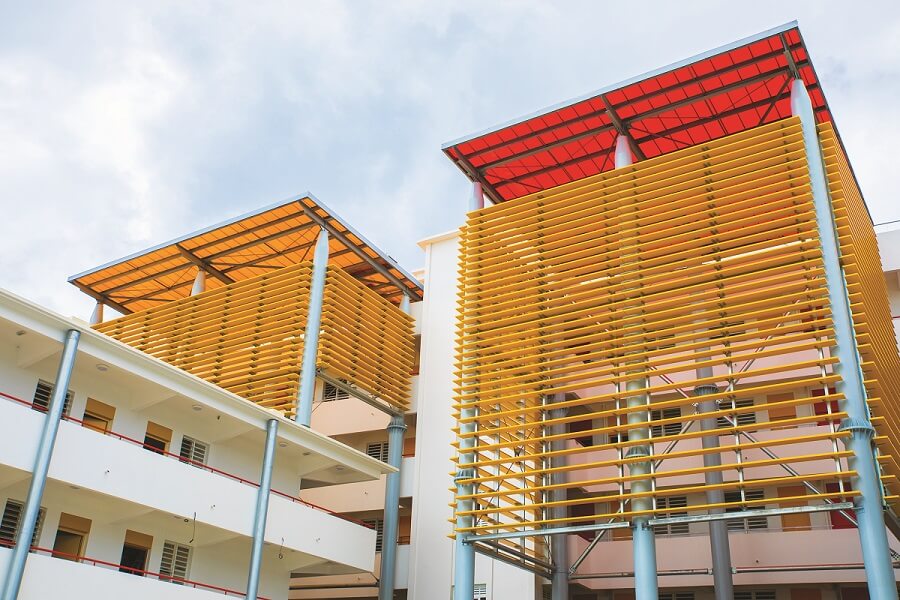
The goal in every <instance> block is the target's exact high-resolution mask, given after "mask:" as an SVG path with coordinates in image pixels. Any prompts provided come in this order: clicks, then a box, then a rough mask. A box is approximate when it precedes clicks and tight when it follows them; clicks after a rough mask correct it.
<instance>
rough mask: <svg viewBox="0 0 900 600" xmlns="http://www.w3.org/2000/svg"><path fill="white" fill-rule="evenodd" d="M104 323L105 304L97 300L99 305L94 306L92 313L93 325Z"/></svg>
mask: <svg viewBox="0 0 900 600" xmlns="http://www.w3.org/2000/svg"><path fill="white" fill-rule="evenodd" d="M102 322H103V303H102V302H100V301H99V300H97V304H95V305H94V311H93V312H92V313H91V320H90V324H91V325H99V324H100V323H102Z"/></svg>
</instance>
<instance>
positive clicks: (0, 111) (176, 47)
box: [0, 0, 900, 318]
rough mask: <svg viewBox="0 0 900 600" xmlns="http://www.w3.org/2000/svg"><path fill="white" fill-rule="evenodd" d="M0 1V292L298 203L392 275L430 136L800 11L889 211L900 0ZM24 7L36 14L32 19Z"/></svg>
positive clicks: (885, 216) (434, 157)
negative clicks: (375, 249) (356, 237)
mask: <svg viewBox="0 0 900 600" xmlns="http://www.w3.org/2000/svg"><path fill="white" fill-rule="evenodd" d="M125 4H126V3H124V2H120V1H116V2H87V1H85V2H60V3H57V4H53V3H41V4H40V5H39V3H31V2H13V1H12V0H0V7H2V8H0V203H2V208H3V211H2V221H0V250H2V252H0V287H3V288H7V289H9V290H12V291H13V292H15V293H17V294H20V295H23V296H25V297H27V298H30V299H32V300H34V301H37V302H39V303H41V304H44V305H46V306H48V307H50V308H53V309H55V310H58V311H60V312H62V313H64V314H67V315H77V316H81V317H83V318H86V317H87V316H88V315H89V314H90V310H91V307H92V304H93V301H92V300H90V299H89V298H87V297H86V296H84V295H82V294H81V293H80V292H78V291H77V290H76V289H75V288H74V287H73V286H71V285H70V284H68V283H66V278H67V277H68V276H69V275H72V274H74V273H77V272H80V271H83V270H85V269H88V268H90V267H94V266H97V265H99V264H101V263H104V262H107V261H109V260H112V259H116V258H119V257H121V256H124V255H126V254H129V253H131V252H135V251H137V250H141V249H143V248H146V247H148V246H151V245H154V244H156V243H159V242H161V241H165V240H168V239H171V238H173V237H176V236H178V235H181V234H184V233H187V232H189V231H192V230H195V229H198V228H200V227H203V226H206V225H209V224H212V223H215V222H218V221H221V220H223V219H226V218H229V217H232V216H235V215H238V214H241V213H243V212H247V211H249V210H253V209H255V208H258V207H260V206H264V205H266V204H270V203H272V202H275V201H278V200H282V199H284V198H287V197H290V196H293V195H296V194H299V193H302V192H305V191H311V192H313V193H314V194H316V195H317V197H319V198H320V199H321V200H322V201H323V202H324V203H325V204H327V205H328V206H330V207H331V208H332V209H334V210H335V211H336V212H337V213H338V214H340V215H341V216H342V217H344V218H345V219H346V220H347V221H349V222H350V223H351V224H353V225H354V226H355V227H356V228H357V229H358V230H360V231H361V232H362V233H363V234H364V235H366V236H367V237H368V238H369V239H371V240H372V241H373V242H374V243H375V244H376V245H378V246H379V247H380V248H382V249H383V250H385V251H386V252H388V253H389V254H391V255H392V256H394V257H395V258H396V259H397V260H398V261H399V262H400V263H401V264H402V265H403V266H404V267H406V268H407V269H409V270H412V269H415V268H417V267H419V266H421V265H422V261H423V257H422V254H421V251H420V249H419V248H418V246H417V245H416V241H417V240H420V239H422V238H425V237H427V236H429V235H433V234H436V233H440V232H444V231H447V230H450V229H453V228H455V227H457V226H458V225H459V223H460V221H461V219H462V215H463V208H464V206H465V204H466V198H467V194H468V185H467V181H466V179H465V177H464V176H463V175H462V174H461V173H459V172H458V171H457V170H456V169H455V167H453V166H452V165H451V163H450V161H449V160H447V159H446V158H445V157H444V156H443V154H442V153H441V151H440V147H441V144H442V143H443V142H446V141H448V140H451V139H455V138H457V137H460V136H462V135H465V134H468V133H471V132H473V131H478V130H481V129H484V128H486V127H489V126H492V125H495V124H497V123H499V122H503V121H507V120H509V119H511V118H514V117H517V116H520V115H523V114H527V113H530V112H532V111H535V110H537V109H540V108H542V107H544V106H547V105H550V104H555V103H557V102H559V101H561V100H565V99H567V98H571V97H574V96H578V95H580V94H583V93H585V92H588V91H590V90H593V89H596V88H599V87H602V86H604V85H606V84H609V83H614V82H616V81H619V80H622V79H625V78H626V77H630V76H632V75H636V74H639V73H642V72H645V71H648V70H650V69H654V68H656V67H659V66H662V65H665V64H668V63H671V62H674V61H676V60H679V59H682V58H685V57H687V56H690V55H693V54H696V53H699V52H702V51H705V50H707V49H710V48H714V47H716V46H720V45H722V44H725V43H728V42H730V41H733V40H735V39H738V38H741V37H745V36H748V35H751V34H754V33H757V32H759V31H762V30H765V29H768V28H770V27H773V26H775V25H779V24H781V23H784V22H787V21H790V20H793V19H798V20H799V21H800V27H801V31H802V32H803V35H804V38H805V40H806V42H807V45H808V47H809V49H810V51H811V54H812V58H813V61H814V63H815V65H816V69H817V70H818V73H819V76H820V77H821V79H822V82H823V86H824V89H825V92H826V95H827V97H828V99H829V102H830V104H831V107H832V109H833V111H834V113H835V117H836V121H837V123H838V126H839V128H840V131H841V135H842V137H843V139H844V141H845V143H846V145H847V146H848V148H849V154H850V158H851V160H852V162H853V165H854V168H855V170H856V172H857V174H858V176H859V178H860V180H861V183H862V187H863V192H864V194H865V196H866V199H867V202H868V204H869V208H870V211H871V213H872V216H873V218H874V219H875V221H876V222H881V221H888V220H893V219H900V200H898V196H897V189H898V187H900V185H898V183H900V182H898V173H900V164H898V152H897V147H898V140H900V111H898V105H900V2H897V1H896V0H893V1H890V2H877V3H876V2H873V3H867V2H859V1H856V2H847V1H840V2H827V1H822V0H820V1H816V2H784V1H783V0H782V1H777V2H768V1H759V0H755V1H754V2H722V3H714V2H691V1H688V0H682V1H679V2H665V3H663V2H661V3H659V4H654V3H652V2H617V3H614V2H565V1H559V0H558V1H556V2H529V1H524V0H517V1H514V2H513V1H511V2H486V1H484V0H480V1H474V2H468V1H461V0H455V1H453V2H389V1H386V0H381V1H378V2H362V1H358V2H343V3H342V2H321V3H318V2H284V3H276V2H242V3H227V2H184V1H178V2H172V3H165V2H144V3H135V4H136V5H137V4H139V5H140V6H135V7H130V8H129V7H127V6H124V5H125ZM38 6H40V7H38Z"/></svg>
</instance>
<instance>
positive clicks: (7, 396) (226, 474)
mask: <svg viewBox="0 0 900 600" xmlns="http://www.w3.org/2000/svg"><path fill="white" fill-rule="evenodd" d="M0 398H5V399H7V400H9V401H11V402H15V403H16V404H21V405H23V406H27V407H28V408H31V409H33V410H36V411H38V412H47V409H46V408H45V407H43V406H40V405H37V404H34V402H29V401H28V400H23V399H22V398H17V397H15V396H12V395H10V394H7V393H5V392H0ZM62 418H63V420H65V421H70V422H72V423H77V424H78V425H81V426H82V427H84V428H86V429H90V430H91V431H96V432H97V433H101V434H103V435H106V436H109V437H112V438H115V439H117V440H121V441H123V442H128V443H129V444H133V445H135V446H140V447H141V448H144V449H146V450H149V451H151V452H153V453H154V454H158V455H160V456H164V457H166V458H170V459H175V460H177V461H178V462H182V463H186V464H189V465H192V466H194V467H197V468H199V469H203V470H204V471H209V472H210V473H215V474H216V475H220V476H222V477H227V478H228V479H231V480H233V481H237V482H239V483H243V484H244V485H249V486H250V487H254V488H258V487H259V483H257V482H255V481H251V480H249V479H245V478H244V477H241V476H240V475H235V474H234V473H229V472H227V471H223V470H222V469H217V468H215V467H211V466H209V465H207V464H204V463H201V462H198V461H195V460H191V459H189V458H185V457H183V456H181V455H179V454H173V453H171V452H167V451H165V450H160V449H159V448H157V447H156V446H150V445H149V444H145V443H144V442H141V441H139V440H136V439H134V438H130V437H128V436H127V435H122V434H121V433H116V432H114V431H110V430H108V429H107V430H103V429H99V428H98V427H95V426H93V425H91V424H90V423H85V422H84V421H82V420H81V419H76V418H75V417H70V416H69V415H63V417H62ZM271 492H272V493H273V494H275V495H276V496H280V497H282V498H286V499H288V500H290V501H291V502H296V503H297V504H303V505H304V506H308V507H310V508H314V509H316V510H319V511H322V512H324V513H328V514H329V515H332V516H334V517H337V518H339V519H343V520H344V521H349V522H351V523H355V524H356V525H362V526H363V527H365V528H367V529H373V527H372V526H371V525H369V524H368V523H364V522H363V521H360V520H358V519H354V518H353V517H348V516H347V515H343V514H341V513H338V512H334V511H333V510H329V509H327V508H325V507H323V506H319V505H317V504H312V503H311V502H306V501H305V500H301V499H300V498H298V497H296V496H292V495H291V494H288V493H285V492H281V491H278V490H276V489H274V488H273V489H272V490H271Z"/></svg>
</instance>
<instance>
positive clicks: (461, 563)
mask: <svg viewBox="0 0 900 600" xmlns="http://www.w3.org/2000/svg"><path fill="white" fill-rule="evenodd" d="M482 208H484V193H483V190H482V189H481V184H480V183H476V184H474V185H473V186H472V196H471V198H470V199H469V211H470V212H471V211H473V210H479V209H482ZM475 415H476V412H475V409H474V408H463V409H461V410H460V419H469V418H472V417H474V416H475ZM459 432H460V434H461V435H463V434H470V433H474V432H475V424H474V423H471V422H468V423H466V422H461V423H460V424H459ZM474 447H475V438H474V437H461V438H460V440H459V462H460V464H469V463H472V462H474V459H475V455H474V453H473V452H472V449H473V448H474ZM473 477H475V470H474V469H473V468H462V467H460V469H459V470H458V471H457V473H456V477H455V478H454V483H455V484H456V496H457V500H456V511H457V513H459V512H462V511H470V510H472V509H474V507H475V502H474V500H471V499H464V500H460V499H459V497H460V496H468V495H471V494H472V492H473V491H474V486H473V485H472V484H471V483H468V484H464V483H462V481H463V480H465V479H471V478H473ZM474 522H475V519H474V518H473V517H471V516H468V515H457V517H456V529H457V530H459V529H464V528H468V527H472V526H473V525H474ZM474 595H475V546H474V545H472V544H469V543H467V542H466V534H464V533H459V532H458V533H457V534H456V540H455V541H454V544H453V600H472V598H473V597H474Z"/></svg>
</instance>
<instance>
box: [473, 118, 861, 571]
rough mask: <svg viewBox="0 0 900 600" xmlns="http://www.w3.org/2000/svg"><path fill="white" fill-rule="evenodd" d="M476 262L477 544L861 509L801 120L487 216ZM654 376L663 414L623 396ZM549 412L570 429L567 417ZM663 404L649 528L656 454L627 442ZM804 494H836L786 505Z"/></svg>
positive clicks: (651, 385)
mask: <svg viewBox="0 0 900 600" xmlns="http://www.w3.org/2000/svg"><path fill="white" fill-rule="evenodd" d="M460 264H461V272H460V282H459V311H458V314H459V316H458V332H457V342H458V355H457V381H456V385H457V387H456V400H457V404H456V409H457V420H458V421H459V422H462V423H474V425H475V427H476V429H477V431H476V432H475V433H474V434H463V433H460V430H459V429H457V447H458V445H459V440H460V439H462V438H466V437H474V438H475V440H476V447H475V449H474V453H475V457H476V458H475V461H474V463H473V464H472V463H460V464H459V465H458V466H459V467H460V468H473V469H475V476H474V478H473V479H471V480H466V481H468V482H470V483H472V484H474V486H475V492H474V494H473V495H471V496H460V497H458V498H457V499H460V498H462V499H474V500H475V503H476V506H475V508H474V510H473V511H461V512H458V513H457V514H462V515H471V516H473V517H474V518H475V524H474V526H473V527H471V528H464V529H461V530H459V531H463V532H468V533H476V534H485V533H503V532H509V531H532V530H534V531H535V533H536V535H538V534H539V533H540V531H539V530H540V529H541V528H542V527H549V526H563V525H584V524H597V523H606V522H608V521H609V520H622V519H624V520H631V518H632V517H634V516H636V515H639V514H648V513H653V514H656V515H658V516H664V515H665V514H666V510H667V509H665V505H666V504H665V498H667V497H670V496H675V495H678V496H688V497H690V498H692V500H691V501H690V502H689V505H688V507H687V509H681V510H682V511H683V510H687V511H688V512H691V513H702V512H706V511H708V510H709V509H711V508H714V507H717V506H725V507H726V508H735V509H739V508H741V507H744V508H752V507H754V506H758V507H761V506H764V505H769V506H770V507H774V506H776V505H778V504H779V503H780V504H785V503H790V502H795V501H796V502H800V503H810V502H813V503H814V502H819V503H821V502H822V501H823V499H825V498H827V499H833V500H835V501H842V500H846V499H848V498H849V497H850V496H852V495H853V494H854V493H855V492H853V491H849V490H848V489H846V488H844V487H843V484H845V483H846V482H847V481H848V480H849V476H850V475H851V472H849V471H848V470H847V463H846V457H847V456H848V455H849V453H848V452H846V451H845V449H844V447H843V444H840V443H839V440H840V438H842V437H843V436H845V435H846V434H845V433H843V432H840V431H838V430H837V428H838V426H839V422H840V420H841V419H842V418H844V417H845V416H846V414H845V413H842V412H838V411H837V409H836V408H832V406H833V404H835V402H834V401H836V400H840V399H842V397H841V396H840V395H837V394H835V393H834V392H833V389H831V388H833V387H834V385H835V381H836V376H835V375H833V373H832V370H831V365H832V364H833V362H834V360H835V359H833V358H831V357H830V354H829V351H828V347H829V346H831V345H832V336H833V331H832V329H831V325H832V323H831V319H830V309H829V303H828V296H827V291H826V288H825V280H824V272H823V266H822V259H821V253H820V250H819V242H818V233H817V230H816V222H815V214H814V209H813V202H812V196H811V193H810V186H809V181H808V169H807V166H806V157H805V152H804V147H803V139H802V133H801V130H800V123H799V120H798V119H796V118H790V119H785V120H782V121H778V122H775V123H772V124H769V125H765V126H762V127H758V128H755V129H752V130H748V131H745V132H743V133H739V134H736V135H732V136H729V137H725V138H721V139H718V140H715V141H713V142H710V143H707V144H702V145H697V146H693V147H689V148H686V149H684V150H681V151H678V152H673V153H671V154H667V155H664V156H661V157H658V158H655V159H651V160H648V161H645V162H641V163H638V164H635V165H634V166H630V167H625V168H620V169H617V170H615V171H612V172H607V173H603V174H600V175H597V176H593V177H589V178H585V179H582V180H579V181H576V182H573V183H571V184H566V185H563V186H560V187H557V188H554V189H551V190H546V191H544V192H541V193H539V194H535V195H531V196H526V197H523V198H519V199H516V200H512V201H509V202H505V203H503V204H500V205H496V206H491V207H487V208H485V209H482V210H479V211H476V212H473V213H470V214H469V218H468V221H467V223H466V226H465V227H464V228H463V230H462V233H461V262H460ZM700 363H702V366H707V367H712V369H713V376H712V377H708V378H702V379H701V378H698V376H697V374H696V369H697V367H698V365H700ZM641 377H647V378H648V384H647V387H646V388H643V389H642V390H640V391H639V392H638V393H641V392H643V393H647V394H648V396H649V402H650V405H649V406H641V407H633V408H629V407H627V406H626V401H627V399H628V398H629V397H634V396H635V395H636V392H634V391H631V392H629V393H626V392H625V387H626V384H627V382H629V381H638V380H640V378H641ZM710 384H712V385H715V386H717V388H718V392H716V393H714V394H712V395H707V396H704V399H713V400H717V401H718V402H719V406H720V412H719V413H718V416H719V417H720V418H719V426H720V430H719V433H720V437H719V443H720V450H719V452H721V458H722V466H721V468H720V470H721V471H722V473H723V477H724V484H723V485H722V486H721V487H722V489H723V490H725V491H726V503H725V505H715V506H714V505H710V504H706V503H705V499H704V498H702V494H703V492H704V491H706V490H708V489H709V487H708V486H705V485H704V473H705V472H706V471H708V470H709V469H710V468H709V467H704V464H703V455H704V454H705V452H708V451H704V449H703V447H702V444H701V438H702V437H704V433H703V432H701V431H700V424H699V420H700V418H701V417H700V416H699V415H698V414H696V409H695V404H696V402H697V398H696V397H695V395H694V390H695V388H696V387H697V386H702V385H710ZM551 398H553V399H554V401H553V403H552V408H554V409H557V408H565V409H566V410H567V413H566V415H565V416H562V417H559V416H556V417H555V418H553V417H551V414H550V408H551V405H550V404H549V403H550V402H551V400H550V399H551ZM826 400H827V401H826ZM462 408H468V409H475V410H476V412H477V414H476V415H475V416H474V417H471V418H467V419H460V412H459V411H460V409H462ZM648 409H649V410H650V411H652V412H651V413H650V417H651V419H652V420H651V421H649V423H647V424H648V425H650V428H649V429H650V431H651V436H652V439H651V440H650V454H651V456H650V458H649V460H650V463H651V464H652V465H654V470H653V473H652V479H651V480H652V486H653V487H652V490H651V491H650V492H649V493H647V494H646V495H643V496H642V497H644V498H646V497H650V498H653V504H652V508H651V509H650V510H648V511H643V512H636V511H634V510H633V509H632V508H631V502H630V501H631V500H632V499H634V498H635V497H636V496H635V494H634V493H632V491H631V484H632V482H633V481H634V480H636V479H639V478H640V477H634V476H631V474H630V472H629V465H631V464H634V463H636V462H639V461H641V460H647V459H641V458H634V457H628V456H627V455H628V452H629V450H630V449H632V448H635V447H636V446H641V445H647V442H646V441H643V442H642V441H640V440H634V439H633V440H630V441H629V440H627V438H626V436H627V433H628V430H629V429H631V428H634V427H635V425H634V424H631V425H629V424H628V423H627V419H628V415H629V414H633V413H641V412H643V411H647V410H648ZM723 416H727V417H728V418H729V419H732V420H733V422H734V423H735V424H734V425H732V424H730V423H728V422H727V421H725V420H723V419H722V418H721V417H723ZM559 426H563V432H562V433H558V434H554V435H552V436H551V435H550V433H549V431H550V429H551V427H553V428H554V431H556V428H558V427H559ZM644 427H646V425H645V426H644ZM706 435H709V434H708V433H707V434H706ZM748 435H749V436H751V437H752V439H751V438H750V437H747V436H748ZM754 440H755V441H754ZM551 441H563V442H564V447H563V448H562V449H561V450H554V451H551V450H550V447H549V444H550V442H551ZM672 444H675V445H674V447H672V446H671V445H672ZM667 449H668V450H671V452H666V450H667ZM769 453H772V455H774V456H775V458H773V457H772V455H770V454H769ZM457 460H458V459H457ZM781 465H790V466H791V467H793V468H794V469H796V470H797V471H798V472H800V473H802V476H793V475H790V474H788V473H787V472H785V471H784V470H783V469H782V467H781ZM551 476H553V478H554V482H553V483H551ZM560 479H562V482H560ZM643 479H644V480H646V479H647V478H646V477H644V478H643ZM803 480H806V481H811V482H813V483H814V484H815V485H816V486H818V487H820V488H821V493H820V494H812V493H809V494H806V495H804V496H802V497H797V498H783V497H779V498H778V499H777V500H774V499H773V495H774V491H773V486H775V485H777V486H779V487H785V486H792V485H793V486H796V485H798V484H800V482H801V481H803ZM826 486H827V489H828V490H832V491H826ZM831 486H837V488H836V489H835V488H833V487H831ZM552 490H557V491H558V490H564V491H565V493H564V494H554V498H559V497H562V498H563V499H561V500H559V499H556V500H551V495H550V494H549V492H550V491H552ZM758 490H768V491H765V492H764V495H763V496H762V497H760V496H759V495H758V494H756V493H753V494H747V492H748V491H754V492H756V491H758ZM698 495H700V498H699V499H698ZM559 508H564V511H562V512H563V514H562V515H560V514H558V513H559V511H558V509H559ZM551 509H555V510H553V511H552V513H551ZM505 543H507V544H508V545H514V544H519V547H518V549H519V550H524V551H526V552H530V553H537V552H539V551H540V547H535V546H534V545H529V544H533V542H526V541H522V542H511V541H509V540H507V541H506V542H505Z"/></svg>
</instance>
